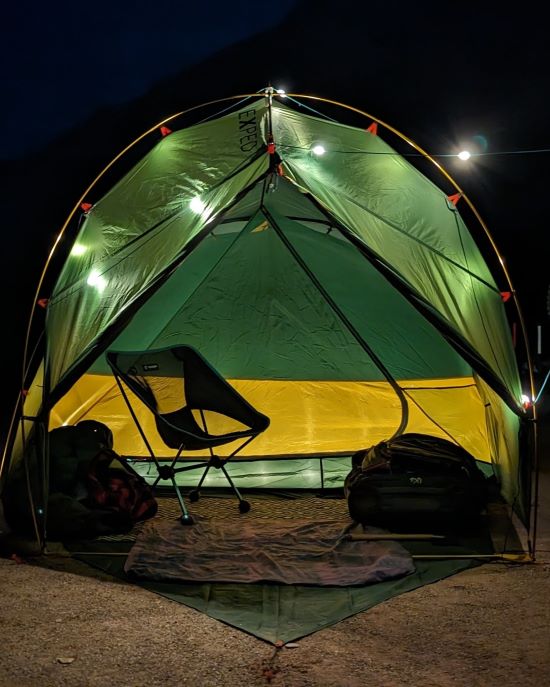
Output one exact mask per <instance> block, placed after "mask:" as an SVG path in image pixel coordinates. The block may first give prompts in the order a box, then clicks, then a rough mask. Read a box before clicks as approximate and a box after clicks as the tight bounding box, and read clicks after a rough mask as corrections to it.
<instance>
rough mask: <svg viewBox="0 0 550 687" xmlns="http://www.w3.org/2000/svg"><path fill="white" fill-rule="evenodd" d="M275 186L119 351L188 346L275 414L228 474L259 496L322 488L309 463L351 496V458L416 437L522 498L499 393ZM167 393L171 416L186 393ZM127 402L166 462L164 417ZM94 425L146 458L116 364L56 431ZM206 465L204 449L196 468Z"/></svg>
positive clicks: (77, 390)
mask: <svg viewBox="0 0 550 687" xmlns="http://www.w3.org/2000/svg"><path fill="white" fill-rule="evenodd" d="M265 186H266V182H265V180H262V181H259V182H257V184H255V185H254V186H253V188H252V189H251V190H250V191H249V192H248V193H247V194H246V195H245V196H244V198H243V199H242V200H241V201H240V202H238V203H237V204H235V205H234V206H233V208H232V209H231V210H230V211H229V212H227V213H226V214H225V216H224V218H223V220H222V221H221V222H219V223H218V224H217V225H216V227H215V228H214V229H213V230H212V231H211V232H209V233H208V234H207V235H206V236H205V238H204V239H203V240H202V241H201V242H200V243H199V244H198V245H197V247H196V248H195V249H194V250H193V251H192V252H191V253H190V254H189V256H188V257H187V258H186V259H185V260H183V261H182V262H181V264H180V265H179V266H178V267H177V268H176V269H175V270H174V271H173V273H172V274H171V276H170V277H169V278H168V279H167V280H166V281H165V283H164V284H162V286H161V287H160V288H159V289H158V290H156V291H155V292H154V293H153V295H152V296H151V297H150V298H149V299H148V300H147V301H146V302H145V303H144V304H143V305H142V306H141V308H140V309H139V310H138V311H137V312H136V313H135V314H134V315H133V317H132V319H131V320H130V322H129V323H128V324H127V325H126V327H125V329H124V330H123V331H122V332H121V334H120V335H119V336H118V337H117V338H116V339H115V340H114V341H113V343H112V344H111V345H110V346H109V350H117V351H141V350H148V349H159V348H164V347H169V346H171V345H174V343H186V344H190V345H192V346H194V347H195V348H196V349H197V350H198V351H200V352H201V353H202V354H203V355H204V356H205V358H206V359H207V360H208V361H209V362H210V363H211V364H212V365H213V366H214V367H215V368H216V369H217V370H218V371H220V372H221V374H222V375H223V376H224V377H225V378H226V379H227V380H229V382H230V383H231V384H232V385H233V386H234V387H235V388H237V389H238V390H239V392H240V393H241V394H242V395H243V396H244V397H245V398H246V399H247V400H248V401H249V402H250V403H251V405H252V406H254V407H256V408H258V409H259V410H261V412H263V413H264V414H266V415H267V416H268V417H269V418H270V420H271V424H270V427H269V429H268V430H267V431H266V432H265V433H264V434H262V435H261V436H259V437H258V438H257V439H256V440H255V441H254V442H252V443H251V444H250V445H249V447H246V448H245V449H244V450H243V452H242V453H241V454H239V455H238V456H236V457H235V459H234V460H233V461H232V464H231V474H232V475H233V476H234V477H235V479H236V480H239V476H242V478H244V476H245V475H250V474H251V471H252V477H251V479H248V480H247V483H248V484H250V485H251V486H258V487H261V486H269V484H270V483H272V482H271V479H270V477H269V476H272V478H273V480H275V481H276V482H277V481H279V480H280V479H281V477H280V475H279V476H278V475H277V473H278V468H279V472H281V471H282V472H283V473H284V475H285V480H284V484H285V486H286V487H288V488H300V487H302V486H304V485H305V486H310V485H311V480H309V482H308V481H307V475H309V476H310V477H311V476H312V471H313V473H314V475H315V477H314V480H315V481H317V482H318V479H319V476H318V472H319V467H318V461H317V460H314V462H313V463H312V462H311V459H318V458H323V460H324V464H325V465H329V466H330V462H329V461H328V460H326V459H328V458H335V459H338V458H339V457H345V460H340V461H339V462H337V463H336V464H335V465H337V466H338V468H339V469H340V483H341V480H342V478H343V475H342V474H341V472H342V470H344V471H346V472H347V471H349V466H350V461H349V456H351V455H352V454H353V453H354V452H356V451H358V450H360V449H362V448H365V447H367V446H371V445H374V444H376V443H378V442H379V441H382V440H384V439H388V438H389V437H391V436H392V435H394V434H395V433H396V432H397V431H401V432H403V431H407V432H417V433H424V434H431V435H434V436H441V437H443V438H447V439H450V440H451V441H453V442H456V443H458V444H459V445H461V446H463V447H464V448H465V449H466V450H467V451H469V452H470V453H472V455H474V457H475V458H476V459H477V460H479V461H481V462H483V463H486V464H488V465H492V464H493V463H496V469H498V468H499V467H500V468H501V472H502V475H503V478H504V479H503V488H504V490H505V492H507V493H508V495H509V497H510V498H513V496H514V495H513V493H512V490H513V489H514V488H515V487H514V486H512V485H509V484H508V480H507V479H506V475H509V474H510V473H512V472H513V470H514V467H513V462H514V453H515V452H514V448H515V447H513V446H512V447H508V446H505V448H506V451H502V450H500V451H498V452H496V451H495V450H494V447H492V446H491V437H490V435H489V429H488V426H487V412H486V401H485V399H486V398H487V395H488V394H490V391H489V390H488V389H487V387H486V385H485V384H484V383H483V382H481V381H480V379H479V378H478V377H477V375H476V374H475V373H474V371H473V370H472V368H471V366H470V365H469V364H468V363H467V362H466V361H465V360H464V359H463V358H462V357H461V356H460V355H459V353H458V352H457V351H456V350H455V349H454V348H453V347H452V346H451V345H450V343H449V342H448V341H447V340H446V338H445V337H444V336H443V335H442V334H441V333H440V332H439V331H438V329H437V328H436V327H435V326H434V325H433V324H431V323H430V322H429V321H428V320H426V318H425V317H423V316H422V315H421V314H420V313H419V312H418V311H417V310H416V309H415V308H414V307H413V305H412V304H411V303H410V302H409V301H408V300H407V299H406V298H405V297H404V296H403V295H402V294H401V293H400V292H399V291H398V290H397V289H396V288H395V286H394V285H392V284H391V283H389V282H388V280H387V279H386V278H385V277H384V276H383V275H382V274H381V273H380V272H379V271H378V270H377V269H376V268H375V267H374V266H373V265H372V264H371V262H369V261H368V260H367V259H365V256H364V255H363V254H362V253H361V251H360V250H359V248H358V247H357V246H355V245H353V243H352V242H351V241H350V240H349V239H347V238H346V237H345V236H344V235H343V234H342V233H341V232H340V231H339V229H338V228H337V227H336V226H334V222H331V221H330V219H329V218H328V217H327V216H326V215H325V214H323V213H322V212H321V211H320V209H318V208H317V207H316V206H315V205H314V204H313V203H312V202H311V200H310V199H309V198H308V197H307V196H306V195H305V194H304V193H301V192H300V190H299V189H297V188H296V187H295V186H293V185H292V184H291V183H289V182H288V181H287V180H285V179H284V178H281V179H279V180H278V185H277V188H276V190H273V191H271V192H269V193H266V192H265ZM380 363H382V364H381V365H380ZM381 368H382V369H381ZM163 384H164V387H165V388H164V392H163V400H164V402H165V404H166V405H165V408H164V409H163V411H165V412H170V411H171V410H175V409H176V408H175V407H174V403H176V402H177V401H178V400H179V397H180V393H179V387H180V386H181V384H182V381H181V380H180V379H165V380H163ZM172 385H173V386H172ZM128 393H129V394H130V397H131V403H132V406H133V409H134V411H135V412H136V414H137V417H138V419H139V423H140V424H141V425H142V427H143V428H144V430H145V433H146V435H147V437H148V439H149V441H150V443H151V447H152V448H153V450H154V452H155V455H157V456H158V457H162V458H167V459H168V458H170V457H171V454H172V453H173V452H171V451H170V449H168V448H167V447H166V445H165V444H164V443H163V442H162V439H161V438H160V437H159V435H158V432H157V430H156V427H155V423H154V417H153V415H152V414H151V413H150V411H149V410H148V409H147V408H146V407H145V406H144V405H143V404H141V403H140V401H139V400H138V399H137V398H135V397H132V395H131V392H128ZM500 411H501V412H502V414H503V415H506V410H504V408H502V407H501V408H500ZM84 419H94V420H99V421H101V422H104V423H106V424H107V425H108V426H109V427H110V428H111V429H112V430H113V433H114V438H115V450H116V451H117V452H118V453H120V454H121V455H124V456H128V457H131V458H147V457H148V456H149V454H148V451H147V447H146V445H145V444H144V442H143V440H142V438H141V435H140V433H139V431H138V429H137V427H136V424H135V422H134V421H133V419H132V416H131V415H130V413H129V412H128V408H127V406H126V404H125V402H124V399H123V397H122V396H121V394H120V392H119V390H118V387H117V384H116V382H115V380H114V377H113V375H112V372H111V370H110V368H109V366H108V364H107V362H106V360H105V353H103V354H102V355H100V356H99V357H98V358H97V359H96V360H95V361H94V362H93V364H92V365H91V366H90V368H89V369H88V370H87V371H86V373H85V374H84V375H83V376H81V377H80V378H79V379H78V381H77V382H76V383H75V384H74V386H72V388H71V389H70V390H69V391H68V392H67V393H66V394H65V395H64V396H63V397H62V398H61V399H60V400H59V401H58V402H57V404H56V405H55V406H54V407H53V409H52V412H51V419H50V428H52V429H53V428H54V427H57V426H61V425H64V424H75V423H76V422H79V421H81V420H84ZM207 419H208V423H209V426H211V425H212V424H213V427H214V429H213V431H214V433H216V432H223V431H226V430H227V426H225V425H224V423H226V422H227V419H224V418H221V417H219V416H218V417H216V416H214V415H212V417H209V418H207ZM216 423H217V424H216ZM231 450H232V447H231V446H225V447H220V448H219V449H218V451H219V454H220V455H228V453H229V452H230V451H231ZM197 455H206V452H205V451H203V452H202V454H201V453H198V454H197V453H193V454H192V455H189V454H187V456H186V457H187V458H190V459H191V460H192V459H194V458H195V457H197ZM277 458H278V459H282V458H286V459H295V462H294V463H293V464H292V466H293V470H295V471H296V473H295V475H289V474H288V473H289V465H290V464H289V463H288V462H285V463H280V464H279V465H275V464H273V463H272V464H271V465H268V464H267V463H266V462H265V461H266V460H270V459H277ZM252 459H255V460H261V461H262V463H261V466H258V467H254V466H251V465H250V464H249V462H250V461H251V460H252ZM297 459H298V460H297ZM299 459H301V460H302V462H300V460H299ZM244 461H246V463H247V464H246V465H243V466H242V467H241V466H240V465H239V463H241V462H244ZM147 469H148V470H149V468H147ZM149 472H150V470H149ZM328 472H329V474H330V467H329V468H328ZM337 474H338V473H337ZM344 474H345V473H344ZM187 475H188V479H189V480H191V481H192V479H193V477H192V476H190V475H189V473H187ZM304 478H306V482H304V481H303V480H304ZM210 480H211V483H213V484H214V483H215V481H216V474H215V473H213V474H212V477H211V478H210ZM254 481H256V482H257V484H254ZM190 483H191V482H190ZM207 486H208V483H207Z"/></svg>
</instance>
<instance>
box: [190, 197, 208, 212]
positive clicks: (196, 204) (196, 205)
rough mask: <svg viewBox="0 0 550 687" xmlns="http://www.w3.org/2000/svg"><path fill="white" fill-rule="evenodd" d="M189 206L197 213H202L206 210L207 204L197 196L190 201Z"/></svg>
mask: <svg viewBox="0 0 550 687" xmlns="http://www.w3.org/2000/svg"><path fill="white" fill-rule="evenodd" d="M189 207H190V208H191V210H193V212H196V213H197V215H200V214H201V212H203V211H204V208H205V207H206V205H205V204H204V203H203V202H202V200H201V199H200V198H199V197H198V196H195V197H194V198H193V200H192V201H191V202H190V203H189Z"/></svg>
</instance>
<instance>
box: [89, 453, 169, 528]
mask: <svg viewBox="0 0 550 687" xmlns="http://www.w3.org/2000/svg"><path fill="white" fill-rule="evenodd" d="M86 483H87V487H88V498H87V499H86V503H87V505H88V506H90V507H91V508H101V509H103V510H110V511H117V512H123V513H127V514H128V515H129V516H130V517H131V518H132V520H133V521H134V522H139V521H140V520H147V518H152V517H153V516H154V515H156V513H157V510H158V504H157V502H156V500H155V497H154V496H153V490H152V489H151V487H150V486H149V485H148V484H147V482H146V481H145V480H144V479H143V477H141V475H138V473H137V472H135V470H133V469H132V468H131V467H130V466H129V465H128V463H127V462H126V461H125V460H124V459H123V458H121V457H120V456H119V455H118V454H117V453H115V452H114V451H113V450H112V449H108V448H103V449H101V451H99V452H98V453H97V454H96V455H95V456H94V458H92V460H91V462H90V466H89V469H88V474H87V476H86Z"/></svg>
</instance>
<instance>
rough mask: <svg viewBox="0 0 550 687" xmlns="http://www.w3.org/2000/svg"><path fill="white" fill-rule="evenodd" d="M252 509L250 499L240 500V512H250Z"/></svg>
mask: <svg viewBox="0 0 550 687" xmlns="http://www.w3.org/2000/svg"><path fill="white" fill-rule="evenodd" d="M249 510H250V504H249V503H248V501H239V512H240V513H248V511H249Z"/></svg>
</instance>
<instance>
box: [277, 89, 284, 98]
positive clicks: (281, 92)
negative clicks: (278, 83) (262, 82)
mask: <svg viewBox="0 0 550 687" xmlns="http://www.w3.org/2000/svg"><path fill="white" fill-rule="evenodd" d="M277 93H278V94H279V95H280V96H282V97H283V98H285V97H286V91H285V89H284V88H278V89H277Z"/></svg>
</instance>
